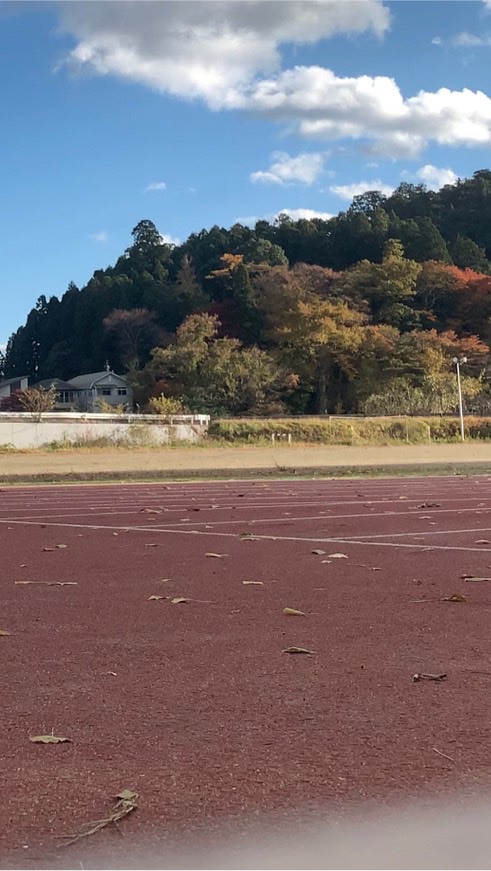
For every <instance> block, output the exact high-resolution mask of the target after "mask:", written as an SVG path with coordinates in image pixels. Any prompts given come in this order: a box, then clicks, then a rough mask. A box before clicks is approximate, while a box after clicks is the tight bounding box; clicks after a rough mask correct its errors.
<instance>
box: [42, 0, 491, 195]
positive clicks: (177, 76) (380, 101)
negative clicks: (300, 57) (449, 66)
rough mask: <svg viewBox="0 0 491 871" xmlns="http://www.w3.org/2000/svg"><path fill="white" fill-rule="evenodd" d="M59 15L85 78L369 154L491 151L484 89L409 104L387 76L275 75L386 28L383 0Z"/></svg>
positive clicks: (159, 6) (194, 5) (170, 6)
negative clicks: (334, 42)
mask: <svg viewBox="0 0 491 871" xmlns="http://www.w3.org/2000/svg"><path fill="white" fill-rule="evenodd" d="M489 5H490V8H491V0H490V3H489ZM59 9H60V14H61V16H62V20H63V25H64V28H65V30H67V31H68V32H70V33H71V34H73V36H74V37H75V40H76V45H75V47H74V49H73V50H72V52H71V53H70V55H69V57H68V58H67V59H66V61H65V62H68V63H69V64H71V65H72V66H74V67H75V68H78V69H80V70H84V69H86V70H90V71H93V72H95V73H97V74H99V75H114V76H118V77H120V78H123V79H126V80H128V81H132V82H139V83H140V84H143V85H146V86H148V87H151V88H153V89H155V90H157V91H160V92H162V93H167V94H171V95H173V96H176V97H181V98H186V99H201V100H203V101H204V102H205V103H206V104H207V106H208V107H209V108H210V109H212V110H225V109H228V110H243V111H247V112H249V113H253V114H256V115H258V116H264V117H269V118H271V119H273V120H277V121H279V122H280V123H282V124H285V125H287V126H288V128H289V130H290V132H297V133H299V134H300V135H301V136H302V137H304V138H305V139H309V140H314V141H315V140H317V141H326V142H329V141H335V140H341V139H351V140H355V141H359V142H360V144H361V146H362V147H363V148H364V149H365V150H368V151H371V152H372V153H373V154H374V155H384V156H389V157H392V158H400V157H412V158H414V157H416V156H417V155H418V154H420V153H421V152H422V151H423V149H424V148H425V146H426V145H427V144H428V143H430V142H434V143H437V144H439V145H449V146H454V147H462V146H481V147H483V146H486V145H490V144H491V99H490V98H489V97H488V96H487V95H486V94H485V93H483V92H482V91H472V90H470V89H468V88H464V89H462V90H460V91H452V90H450V89H448V88H440V89H439V90H437V91H435V92H428V91H423V90H422V91H419V92H418V93H417V94H415V95H413V96H404V95H403V94H402V93H401V91H400V88H399V86H398V85H397V83H396V82H395V81H394V79H392V78H389V77H387V76H368V75H362V76H356V77H350V76H346V77H341V76H337V75H335V73H334V72H332V71H331V70H329V69H326V68H323V67H320V66H310V67H308V66H303V67H302V66H297V67H294V68H292V69H285V70H281V53H280V50H281V47H282V45H284V44H288V43H289V44H305V43H311V44H314V43H317V42H319V41H320V40H322V39H324V38H326V37H329V36H333V35H335V34H340V33H351V34H353V33H354V34H356V33H363V32H366V31H371V32H372V33H374V34H376V35H378V36H382V35H383V34H384V33H385V32H386V31H387V29H388V27H389V23H390V14H389V11H388V9H387V8H386V7H385V6H384V5H383V2H382V0H351V2H348V0H275V2H274V3H273V2H270V0H255V2H251V0H233V2H232V0H213V2H209V0H189V2H181V3H177V2H172V0H170V2H168V0H160V2H153V3H141V2H125V3H93V2H92V3H62V4H60V6H59ZM263 180H264V179H263ZM268 180H269V181H271V179H268Z"/></svg>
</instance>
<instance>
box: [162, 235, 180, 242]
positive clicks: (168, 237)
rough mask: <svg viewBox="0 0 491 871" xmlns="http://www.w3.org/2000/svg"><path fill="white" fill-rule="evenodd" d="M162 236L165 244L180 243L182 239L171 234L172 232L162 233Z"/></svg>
mask: <svg viewBox="0 0 491 871" xmlns="http://www.w3.org/2000/svg"><path fill="white" fill-rule="evenodd" d="M160 238H161V239H162V242H163V243H164V245H180V244H181V240H180V239H178V238H177V236H171V235H170V233H161V234H160Z"/></svg>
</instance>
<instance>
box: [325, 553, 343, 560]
mask: <svg viewBox="0 0 491 871" xmlns="http://www.w3.org/2000/svg"><path fill="white" fill-rule="evenodd" d="M327 555H328V557H329V559H348V554H347V553H328V554H327Z"/></svg>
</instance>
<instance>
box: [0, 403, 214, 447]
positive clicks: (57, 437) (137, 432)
mask: <svg viewBox="0 0 491 871" xmlns="http://www.w3.org/2000/svg"><path fill="white" fill-rule="evenodd" d="M208 423H209V417H208V416H207V415H178V416H177V415H176V416H174V417H170V418H159V417H157V416H152V415H143V414H142V415H136V414H134V415H133V414H132V415H117V416H112V415H110V414H76V413H68V414H65V413H63V412H60V413H56V412H49V413H46V414H42V415H39V414H30V413H19V414H17V413H16V414H13V413H10V412H0V445H12V446H13V447H15V448H39V447H42V445H46V444H49V443H50V442H54V441H56V442H75V441H76V442H80V441H81V440H83V441H87V442H88V443H90V442H91V441H92V440H95V439H99V438H107V439H110V440H111V441H114V442H115V443H119V444H121V443H126V444H133V445H158V444H168V443H169V442H170V441H191V442H197V441H199V440H200V439H201V438H202V437H203V436H204V434H205V433H206V431H207V429H208Z"/></svg>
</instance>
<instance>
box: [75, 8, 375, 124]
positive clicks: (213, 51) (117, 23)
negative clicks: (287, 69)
mask: <svg viewBox="0 0 491 871" xmlns="http://www.w3.org/2000/svg"><path fill="white" fill-rule="evenodd" d="M59 8H60V14H61V17H62V23H63V27H64V29H65V30H66V31H68V32H70V33H71V34H73V36H74V37H75V38H76V40H77V44H76V46H75V48H74V49H73V50H72V51H71V52H70V54H69V57H68V58H67V59H66V61H68V62H69V63H70V64H71V65H72V66H74V67H75V68H79V69H83V68H87V69H91V70H93V71H95V72H97V73H99V74H100V75H108V74H109V75H116V76H120V77H122V78H125V79H128V80H131V81H136V82H140V83H141V84H144V85H147V86H149V87H151V88H155V89H156V90H159V91H162V92H167V93H170V94H173V95H175V96H179V97H187V98H196V97H199V98H202V99H204V100H205V101H206V102H207V103H208V105H209V106H210V107H212V108H219V107H224V106H225V105H226V104H227V102H228V99H229V95H230V92H231V91H234V90H235V89H241V88H242V87H244V86H245V85H246V84H247V83H249V82H251V81H252V80H253V79H254V77H255V76H256V75H257V74H262V73H266V72H268V73H269V72H272V71H273V70H275V69H278V68H279V66H280V60H281V58H280V52H279V47H280V46H281V44H283V43H294V44H305V43H316V42H318V41H319V40H320V39H323V38H326V37H330V36H334V35H336V34H341V33H347V34H357V33H363V32H365V31H372V32H373V33H375V34H376V35H378V36H382V35H383V34H384V33H385V32H386V31H387V30H388V28H389V22H390V13H389V10H388V8H386V7H385V6H384V5H383V2H382V0H352V2H349V3H348V2H345V0H275V2H274V3H272V2H270V0H256V2H250V0H234V2H230V0H214V2H207V0H194V2H193V0H191V2H182V3H177V2H172V0H160V2H158V3H141V2H125V3H62V4H60V7H59Z"/></svg>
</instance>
